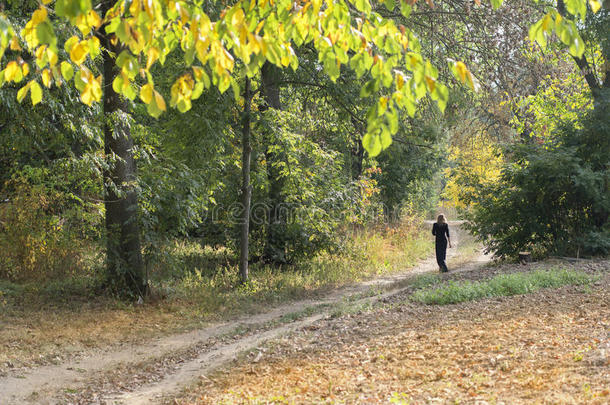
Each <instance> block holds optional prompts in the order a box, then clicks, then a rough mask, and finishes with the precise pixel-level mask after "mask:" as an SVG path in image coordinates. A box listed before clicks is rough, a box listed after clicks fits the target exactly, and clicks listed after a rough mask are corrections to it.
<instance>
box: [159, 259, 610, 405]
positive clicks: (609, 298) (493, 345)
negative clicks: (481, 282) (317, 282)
mask: <svg viewBox="0 0 610 405" xmlns="http://www.w3.org/2000/svg"><path fill="white" fill-rule="evenodd" d="M573 267H578V268H579V269H581V270H585V271H587V272H589V273H597V274H600V273H601V274H603V276H602V278H601V280H599V281H597V282H596V283H595V284H594V285H592V286H591V287H590V288H588V289H587V288H583V287H582V286H569V287H562V288H559V289H547V290H542V291H540V292H537V293H534V294H529V295H520V296H513V297H499V298H493V299H486V300H482V301H478V302H468V303H462V304H457V305H447V306H427V305H422V304H416V303H413V302H411V301H409V300H408V294H409V291H408V290H407V291H405V292H404V293H403V294H400V295H397V296H394V297H391V299H389V300H385V301H386V302H385V303H384V304H383V305H381V306H377V307H375V308H373V309H372V310H368V311H363V312H359V313H348V314H346V315H344V316H339V317H336V318H332V319H327V320H324V321H320V322H318V323H317V324H316V325H315V327H308V328H305V329H303V330H300V331H298V332H296V333H293V334H291V335H289V336H286V337H284V338H282V339H279V340H276V341H274V342H272V343H269V344H268V345H267V347H265V348H264V350H262V349H259V350H258V351H254V352H253V354H252V355H250V356H247V357H244V358H242V359H241V360H239V361H236V362H234V363H233V364H232V365H230V366H229V367H228V368H225V369H223V370H222V371H219V372H217V373H213V374H210V375H208V376H207V377H206V378H205V379H201V380H200V381H199V383H198V385H197V386H195V387H192V388H191V389H190V390H188V391H187V392H185V393H183V394H182V395H181V396H180V397H179V398H173V399H172V400H171V401H172V403H178V404H234V403H247V404H283V403H287V404H292V403H294V404H310V403H333V404H334V403H348V404H350V403H358V404H362V403H401V404H410V403H414V404H420V403H472V404H475V403H476V404H486V403H502V402H504V403H511V404H529V403H549V404H550V403H553V404H555V403H589V404H607V403H610V357H609V355H610V291H609V289H608V286H609V284H610V275H609V274H608V272H609V271H610V268H609V267H608V262H607V261H606V262H601V264H600V263H595V262H591V263H584V264H576V265H574V266H573ZM523 270H524V268H522V267H519V266H514V265H503V266H496V267H492V268H490V269H489V271H488V272H487V274H486V275H481V274H479V275H475V274H474V273H475V272H471V273H468V274H466V273H464V274H454V275H452V277H453V278H458V279H464V278H469V279H473V278H482V277H485V278H487V277H490V276H491V275H493V274H496V273H504V272H513V271H523ZM477 273H478V272H477ZM253 360H255V361H253Z"/></svg>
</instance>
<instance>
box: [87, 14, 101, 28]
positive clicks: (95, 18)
mask: <svg viewBox="0 0 610 405" xmlns="http://www.w3.org/2000/svg"><path fill="white" fill-rule="evenodd" d="M87 23H88V24H89V25H90V26H91V27H93V28H97V27H99V26H100V25H102V19H101V18H100V16H99V14H98V13H96V12H95V11H94V10H90V11H89V13H87Z"/></svg>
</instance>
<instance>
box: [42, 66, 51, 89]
mask: <svg viewBox="0 0 610 405" xmlns="http://www.w3.org/2000/svg"><path fill="white" fill-rule="evenodd" d="M42 84H44V85H45V86H46V87H51V71H50V70H49V69H45V70H43V71H42Z"/></svg>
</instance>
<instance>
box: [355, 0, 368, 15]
mask: <svg viewBox="0 0 610 405" xmlns="http://www.w3.org/2000/svg"><path fill="white" fill-rule="evenodd" d="M354 5H355V6H356V8H357V9H358V11H361V12H363V13H365V14H368V13H370V12H371V3H369V0H354Z"/></svg>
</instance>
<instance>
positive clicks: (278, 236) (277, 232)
mask: <svg viewBox="0 0 610 405" xmlns="http://www.w3.org/2000/svg"><path fill="white" fill-rule="evenodd" d="M281 77H282V76H281V70H280V69H279V68H278V67H277V66H274V65H272V64H271V63H269V62H265V64H264V65H263V67H262V68H261V85H262V88H261V90H262V95H263V99H264V103H263V105H262V106H261V107H260V108H259V109H260V110H261V111H262V112H265V111H267V110H269V109H273V110H276V111H280V110H281V109H282V103H281V99H280V81H281ZM266 127H267V129H266V130H265V140H264V142H265V162H266V165H267V181H268V183H269V207H268V208H269V214H268V216H267V221H268V222H267V230H266V232H267V235H266V241H265V248H264V252H263V256H264V260H265V261H267V262H274V263H284V262H286V241H285V237H284V236H283V234H282V231H283V230H284V228H285V225H286V218H285V213H284V209H285V207H284V198H283V195H282V189H283V188H284V181H283V175H282V171H281V169H280V167H281V164H282V161H283V160H284V159H285V156H284V154H283V153H282V144H281V142H279V138H280V137H281V134H279V133H274V131H272V130H271V129H270V126H268V125H267V126H266Z"/></svg>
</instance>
